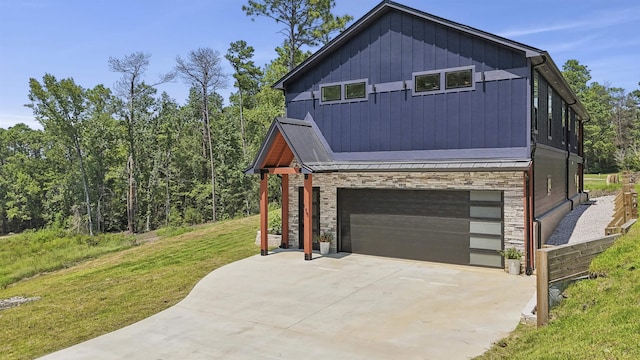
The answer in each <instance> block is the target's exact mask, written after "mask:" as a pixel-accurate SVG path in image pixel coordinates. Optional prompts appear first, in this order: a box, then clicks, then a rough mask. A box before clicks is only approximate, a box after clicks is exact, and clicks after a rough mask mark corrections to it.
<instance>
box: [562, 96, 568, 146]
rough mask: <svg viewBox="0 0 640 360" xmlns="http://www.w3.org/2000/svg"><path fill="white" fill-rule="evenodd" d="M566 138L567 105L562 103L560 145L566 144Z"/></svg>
mask: <svg viewBox="0 0 640 360" xmlns="http://www.w3.org/2000/svg"><path fill="white" fill-rule="evenodd" d="M566 138H567V104H565V102H564V100H563V101H562V144H563V145H564V143H565V142H566Z"/></svg>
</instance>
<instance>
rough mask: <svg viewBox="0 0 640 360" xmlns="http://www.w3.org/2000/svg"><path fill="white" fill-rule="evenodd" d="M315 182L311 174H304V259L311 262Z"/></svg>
mask: <svg viewBox="0 0 640 360" xmlns="http://www.w3.org/2000/svg"><path fill="white" fill-rule="evenodd" d="M312 194H313V181H312V176H311V174H304V259H305V260H311V259H312V254H313V244H312V240H313V239H312V236H313V223H312V222H311V219H313V197H312Z"/></svg>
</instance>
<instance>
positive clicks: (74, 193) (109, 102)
mask: <svg viewBox="0 0 640 360" xmlns="http://www.w3.org/2000/svg"><path fill="white" fill-rule="evenodd" d="M334 6H335V1H334V0H294V1H290V0H287V1H283V0H262V1H253V0H249V1H248V3H247V4H246V5H244V6H242V9H243V11H244V12H245V13H246V15H247V16H249V17H251V18H252V19H253V18H255V17H257V16H264V17H268V18H271V19H273V20H275V22H276V23H277V24H279V25H281V26H284V27H283V29H282V31H281V33H282V34H283V35H284V41H283V43H282V45H281V46H279V47H277V48H276V56H275V58H274V60H272V61H271V62H270V63H268V64H266V65H265V66H263V67H259V66H256V65H255V63H254V62H253V53H254V49H253V47H251V46H249V45H248V44H247V43H246V42H245V41H243V40H239V41H236V42H233V43H231V44H230V45H229V48H228V49H227V51H226V53H225V54H224V56H223V55H221V53H220V52H219V51H217V50H214V49H211V48H206V47H203V48H199V49H196V50H193V51H190V52H189V53H188V54H187V56H185V57H181V56H177V57H176V63H175V66H174V67H173V68H172V69H167V73H166V74H164V75H162V76H160V77H159V78H158V79H157V80H155V81H148V80H147V77H146V76H145V75H146V74H145V72H146V70H147V68H148V67H149V64H150V61H151V55H150V54H147V53H144V52H135V53H132V54H127V55H125V56H123V57H111V58H109V59H108V60H107V61H106V63H107V64H106V66H108V68H109V69H110V70H111V71H113V72H116V73H118V74H120V80H119V81H118V82H117V83H116V84H115V86H114V87H113V88H108V87H106V86H104V85H96V86H94V87H93V88H84V87H82V86H80V85H78V84H76V83H75V81H74V80H73V78H65V79H58V78H56V77H55V76H54V75H52V74H44V76H43V77H42V78H41V79H36V78H31V79H30V80H29V89H30V91H29V94H28V99H29V104H28V106H29V107H30V108H31V109H32V110H33V115H34V117H35V119H36V120H37V121H38V122H39V123H40V124H41V125H42V130H39V129H31V128H29V127H28V126H26V125H24V124H18V125H15V126H12V127H10V128H8V129H2V128H0V234H6V233H11V232H20V231H23V230H26V229H37V228H43V227H47V226H49V227H60V228H65V229H70V230H73V231H77V232H83V233H88V234H90V235H93V234H94V233H99V232H116V231H128V232H131V233H135V232H141V231H149V230H153V229H156V228H158V227H162V226H180V225H183V224H198V223H202V222H206V221H216V220H220V219H227V218H231V217H236V216H242V215H248V214H252V213H256V212H257V211H258V184H257V179H256V178H255V177H253V176H249V175H245V174H244V169H246V168H247V167H248V166H249V165H250V162H251V160H252V159H253V157H254V155H255V153H256V152H257V150H258V148H259V146H260V145H261V141H262V139H263V138H264V135H265V134H266V131H267V129H268V127H269V125H270V123H271V121H272V120H273V118H274V117H276V116H281V115H282V114H283V113H284V96H283V94H282V93H281V92H280V91H277V90H274V89H272V88H271V85H272V84H273V83H275V82H276V81H277V80H278V79H279V78H280V77H282V76H283V75H284V74H286V72H287V71H289V70H290V69H293V68H294V67H295V66H296V65H298V64H299V63H301V62H302V61H303V60H304V59H305V58H306V57H308V56H309V55H310V53H309V52H308V51H304V47H305V46H306V47H314V46H318V45H322V44H324V43H326V42H327V41H328V40H329V38H330V36H331V35H332V34H334V33H335V32H337V31H339V30H342V29H344V27H345V26H346V24H347V22H349V21H350V20H351V17H350V16H348V15H344V16H336V15H334V14H333V13H332V9H333V8H334ZM223 57H224V59H223ZM225 60H226V61H228V62H229V63H230V64H231V67H232V69H233V73H232V74H226V73H224V71H223V66H222V62H223V61H225ZM178 79H179V80H182V81H183V82H184V83H185V86H188V87H189V89H190V91H189V96H188V99H187V100H186V103H185V104H178V103H177V102H176V100H175V99H173V98H172V97H171V96H170V95H169V94H167V93H166V92H162V93H160V94H158V90H157V86H158V85H160V84H162V83H165V82H168V81H174V80H178ZM229 85H232V86H233V87H234V88H235V90H236V91H235V92H234V93H232V94H231V96H230V99H229V101H228V105H226V106H225V105H224V101H223V98H222V97H221V96H220V94H219V91H220V90H221V89H225V88H227V87H228V86H229ZM272 180H273V182H272V183H271V184H270V187H271V188H272V189H271V190H270V194H271V196H272V199H274V200H275V199H278V198H279V194H280V189H279V184H278V183H277V181H276V179H272Z"/></svg>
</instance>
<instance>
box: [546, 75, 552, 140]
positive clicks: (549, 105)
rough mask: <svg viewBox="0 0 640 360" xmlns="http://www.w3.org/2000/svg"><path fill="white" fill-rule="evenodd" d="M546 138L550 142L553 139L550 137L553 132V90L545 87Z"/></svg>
mask: <svg viewBox="0 0 640 360" xmlns="http://www.w3.org/2000/svg"><path fill="white" fill-rule="evenodd" d="M547 94H548V96H547V98H548V99H547V113H548V116H547V138H548V139H549V140H551V139H552V138H553V137H552V136H551V132H552V131H553V127H552V124H553V88H552V87H551V86H547Z"/></svg>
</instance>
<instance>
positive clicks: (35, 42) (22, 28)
mask: <svg viewBox="0 0 640 360" xmlns="http://www.w3.org/2000/svg"><path fill="white" fill-rule="evenodd" d="M397 2H400V3H402V4H405V5H407V6H410V7H413V8H416V9H419V10H422V11H425V12H428V13H431V14H433V15H437V16H440V17H443V18H446V19H449V20H453V21H456V22H459V23H463V24H465V25H469V26H472V27H475V28H478V29H481V30H484V31H488V32H490V33H494V34H498V35H502V36H505V37H507V38H510V39H513V40H516V41H519V42H522V43H525V44H527V45H531V46H534V47H537V48H540V49H543V50H547V51H548V52H549V53H550V54H551V56H552V58H553V59H554V61H555V63H556V64H557V65H558V66H559V67H561V66H562V64H564V62H565V61H566V60H567V59H572V58H574V59H578V60H579V61H580V62H581V63H582V64H584V65H587V66H588V67H589V69H590V70H591V75H592V77H593V80H594V81H598V82H600V83H604V82H608V83H609V84H610V86H615V87H622V88H624V89H626V90H627V91H632V90H635V89H639V88H640V86H639V85H638V82H640V66H639V63H640V36H638V35H637V34H638V31H639V30H640V2H639V1H637V0H606V1H603V0H597V1H596V0H560V1H559V0H553V1H549V0H538V1H534V2H532V1H522V0H501V1H493V0H486V1H479V0H447V1H444V0H432V1H425V0H398V1H397ZM244 3H246V1H244V0H209V1H205V0H0V127H2V128H8V127H10V126H12V125H14V124H16V123H19V122H22V123H25V124H27V125H29V126H31V127H33V128H40V125H39V124H38V123H37V122H36V121H35V120H33V116H32V113H31V110H30V109H28V108H25V107H24V106H23V105H24V104H26V103H28V97H27V95H28V93H29V86H28V81H29V78H31V77H33V78H36V79H38V80H41V79H42V76H43V75H44V74H45V73H50V74H53V75H54V76H56V77H57V78H58V79H61V78H66V77H73V78H74V80H75V81H76V83H77V84H79V85H81V86H83V87H85V88H90V87H94V86H95V85H98V84H104V85H105V86H108V87H113V85H114V83H115V82H116V81H117V79H118V78H119V75H118V74H117V73H112V72H110V71H109V69H108V65H107V60H108V58H109V57H110V56H113V57H122V56H124V55H125V54H130V53H133V52H136V51H142V52H146V53H149V54H151V66H150V67H149V69H148V71H147V73H146V78H145V79H146V80H147V81H148V82H153V81H154V80H155V79H156V78H157V75H158V74H160V73H163V72H166V71H168V70H170V69H171V68H172V67H173V65H174V63H175V58H176V56H177V55H180V56H182V57H184V56H185V55H186V54H187V53H188V52H189V51H190V50H194V49H197V48H199V47H210V48H212V49H215V50H218V51H219V52H220V53H221V55H224V54H225V53H226V51H227V49H228V47H229V43H231V42H233V41H236V40H241V39H242V40H245V41H247V43H248V44H249V45H251V46H253V47H254V48H255V58H254V60H255V62H256V64H258V65H264V64H266V63H268V62H269V61H270V60H271V59H273V58H274V57H275V52H274V48H275V47H276V46H278V45H279V44H280V43H281V42H282V40H283V38H282V35H280V34H278V31H279V30H280V29H281V26H280V25H278V24H276V23H275V22H273V21H272V20H270V19H266V18H265V19H260V18H259V19H256V20H255V21H251V19H250V18H248V17H247V16H246V15H245V14H244V13H243V12H242V9H241V6H242V4H244ZM378 3H379V0H336V8H335V13H337V14H345V13H348V14H350V15H352V16H353V17H354V19H358V18H359V17H361V16H362V15H364V14H365V13H366V12H368V11H369V10H371V9H372V8H373V7H374V6H376V5H377V4H378ZM224 65H225V67H226V71H227V72H228V73H231V72H232V71H231V68H230V66H229V65H228V64H227V63H226V61H225V63H224ZM230 84H232V83H231V82H230ZM232 90H233V89H232V88H229V89H226V90H222V91H220V93H221V94H222V95H223V96H224V97H225V98H228V95H229V93H230V92H231V91H232ZM159 91H160V92H161V91H166V92H167V93H168V94H169V95H170V96H172V97H173V98H175V99H176V100H177V101H178V102H179V103H180V104H183V103H184V100H185V97H186V95H187V93H188V87H187V85H185V84H183V83H181V82H180V81H179V80H178V81H176V82H175V83H170V84H165V85H161V86H160V87H159Z"/></svg>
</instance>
